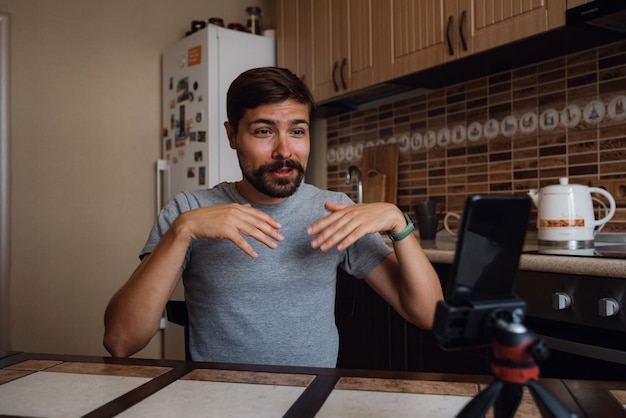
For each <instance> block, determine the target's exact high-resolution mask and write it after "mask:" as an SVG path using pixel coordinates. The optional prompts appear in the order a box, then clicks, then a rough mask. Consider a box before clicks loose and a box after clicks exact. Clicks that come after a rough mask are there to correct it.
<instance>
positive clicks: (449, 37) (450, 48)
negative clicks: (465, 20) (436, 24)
mask: <svg viewBox="0 0 626 418" xmlns="http://www.w3.org/2000/svg"><path fill="white" fill-rule="evenodd" d="M453 25H454V16H450V17H449V18H448V27H447V28H446V41H447V42H448V54H450V55H454V47H453V46H452V26H453Z"/></svg>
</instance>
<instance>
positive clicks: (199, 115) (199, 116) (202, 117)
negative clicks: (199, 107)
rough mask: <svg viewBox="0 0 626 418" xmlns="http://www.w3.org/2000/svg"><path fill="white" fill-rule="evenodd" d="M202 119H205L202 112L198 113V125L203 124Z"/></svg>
mask: <svg viewBox="0 0 626 418" xmlns="http://www.w3.org/2000/svg"><path fill="white" fill-rule="evenodd" d="M202 119H204V115H203V114H202V111H200V112H196V123H200V122H202Z"/></svg>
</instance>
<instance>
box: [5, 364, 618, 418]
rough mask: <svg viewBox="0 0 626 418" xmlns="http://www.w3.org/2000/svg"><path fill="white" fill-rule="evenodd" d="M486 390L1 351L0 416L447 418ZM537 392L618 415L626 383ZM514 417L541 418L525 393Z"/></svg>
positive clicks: (450, 383) (318, 372)
mask: <svg viewBox="0 0 626 418" xmlns="http://www.w3.org/2000/svg"><path fill="white" fill-rule="evenodd" d="M490 381H491V377H490V376H471V375H446V374H434V373H405V372H377V371H366V370H347V369H317V368H298V367H276V366H256V365H237V364H217V363H200V362H185V361H168V360H145V359H111V358H108V357H83V356H68V355H52V354H32V353H11V352H3V353H2V356H0V415H13V416H14V415H20V416H31V417H42V416H45V417H54V416H59V417H72V416H87V417H110V416H115V415H118V414H119V416H121V417H144V416H151V417H158V416H163V417H170V416H180V417H186V416H228V417H249V416H254V417H263V416H268V417H279V416H285V417H299V418H301V417H312V416H317V417H329V416H333V417H342V416H359V417H366V416H371V417H384V416H392V417H403V416H406V417H422V416H426V417H429V418H434V417H451V416H454V415H456V414H457V413H458V411H460V409H461V408H462V407H463V406H464V405H465V404H466V403H467V402H469V401H470V400H471V398H472V397H473V396H475V395H476V394H477V393H478V392H479V390H480V388H481V387H482V388H484V387H485V385H488V384H489V382H490ZM541 383H542V385H543V386H544V387H546V388H547V389H549V390H550V391H551V392H552V393H553V394H554V395H555V396H556V397H557V398H559V399H560V400H561V401H562V402H563V404H564V405H565V406H566V407H568V408H569V409H570V410H571V411H573V412H575V413H577V414H578V416H579V417H620V416H626V409H625V404H626V382H594V381H571V380H555V379H543V380H542V381H541ZM516 416H517V417H536V416H541V414H540V411H539V410H538V408H537V407H536V405H535V404H534V402H533V401H532V398H531V397H530V395H529V394H528V393H527V392H526V393H525V397H524V400H523V401H522V404H521V405H520V408H519V409H518V414H517V415H516Z"/></svg>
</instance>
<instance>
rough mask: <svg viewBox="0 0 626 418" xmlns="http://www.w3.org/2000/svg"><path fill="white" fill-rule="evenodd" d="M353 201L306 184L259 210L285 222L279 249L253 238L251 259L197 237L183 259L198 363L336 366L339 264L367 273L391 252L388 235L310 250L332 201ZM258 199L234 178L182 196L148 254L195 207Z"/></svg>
mask: <svg viewBox="0 0 626 418" xmlns="http://www.w3.org/2000/svg"><path fill="white" fill-rule="evenodd" d="M326 202H335V203H352V201H351V200H350V199H349V198H348V197H347V196H346V195H345V194H343V193H338V192H331V191H325V190H320V189H318V188H316V187H314V186H311V185H309V184H302V185H301V186H300V187H299V188H298V190H297V191H296V193H294V194H293V195H292V196H290V197H289V198H288V199H287V200H286V201H285V202H283V203H280V204H277V205H259V204H254V203H252V206H253V207H255V208H258V209H260V210H262V211H264V212H266V213H268V214H269V215H271V216H272V217H274V218H275V219H276V220H277V221H278V222H280V223H281V225H282V228H281V230H280V232H281V234H282V235H283V236H284V237H285V239H284V240H283V241H282V242H278V248H276V249H270V248H268V247H266V246H265V245H264V244H261V243H259V242H258V241H256V240H253V239H251V238H249V237H247V236H244V237H245V238H246V239H247V240H248V242H250V244H251V245H252V246H253V247H254V249H255V250H256V252H257V253H258V254H259V257H258V258H252V257H250V256H248V255H247V254H245V253H244V252H243V251H241V250H240V249H239V248H238V247H236V246H235V245H234V244H233V243H232V242H231V241H230V240H196V241H193V242H192V243H191V244H190V246H189V249H188V251H187V255H186V258H185V261H184V264H183V269H184V272H183V284H184V288H185V300H186V302H187V308H188V311H189V321H190V328H189V330H190V336H189V349H190V353H191V358H192V359H193V360H197V361H213V362H230V363H248V364H276V365H292V366H315V367H335V365H336V362H337V352H338V345H339V343H338V339H339V338H338V333H337V327H336V325H335V317H334V310H335V284H336V276H337V274H336V271H337V267H341V268H342V269H343V270H345V271H346V272H347V273H349V274H351V275H353V276H355V277H358V278H363V277H365V276H366V275H367V274H368V273H369V272H370V271H371V270H372V269H373V268H374V267H375V266H377V265H378V264H379V263H380V262H381V261H382V260H383V259H384V258H385V257H386V256H387V255H388V254H389V253H390V252H391V249H390V248H389V247H388V246H387V245H386V244H385V243H384V241H383V240H382V238H381V237H380V235H379V234H370V235H367V236H365V237H363V238H361V239H360V240H359V241H358V242H356V243H355V244H354V245H352V246H351V247H349V248H348V249H347V250H344V251H337V250H336V249H335V248H333V249H331V250H330V251H328V252H325V253H324V252H321V251H320V250H319V249H313V248H311V245H310V243H311V240H312V237H311V236H309V235H307V233H306V227H307V226H309V225H311V224H312V223H313V222H315V221H317V220H319V219H321V218H323V217H324V216H326V215H327V214H328V211H326V209H325V208H324V203H326ZM229 203H241V204H243V203H251V202H248V201H247V200H245V199H244V198H242V197H241V196H240V195H239V193H238V192H237V190H236V188H235V184H234V183H221V184H219V185H217V186H215V187H214V188H211V189H208V190H199V191H194V192H182V193H180V194H178V195H177V196H175V197H174V199H172V200H171V201H170V202H168V204H167V205H166V206H165V207H164V208H163V210H162V212H161V214H160V215H159V219H158V221H157V223H156V224H155V226H154V227H153V229H152V231H151V233H150V236H149V238H148V241H147V243H146V245H145V247H144V249H143V251H142V253H141V254H142V255H144V254H147V253H150V252H152V250H153V249H154V247H155V246H156V244H157V243H158V241H159V240H160V239H161V236H162V235H163V233H164V232H165V231H166V230H167V228H169V226H170V225H171V223H172V222H173V221H174V219H176V217H177V216H178V215H179V214H181V213H183V212H185V211H189V210H192V209H196V208H200V207H205V206H214V205H222V204H229Z"/></svg>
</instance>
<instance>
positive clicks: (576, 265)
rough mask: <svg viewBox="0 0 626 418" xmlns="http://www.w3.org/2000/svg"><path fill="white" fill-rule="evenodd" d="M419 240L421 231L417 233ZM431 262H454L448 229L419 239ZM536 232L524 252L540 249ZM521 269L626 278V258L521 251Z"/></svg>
mask: <svg viewBox="0 0 626 418" xmlns="http://www.w3.org/2000/svg"><path fill="white" fill-rule="evenodd" d="M415 236H416V238H417V239H418V240H419V234H417V233H416V234H415ZM420 243H421V245H422V248H423V249H424V252H425V253H426V256H427V257H428V259H429V260H430V261H431V263H441V264H452V262H453V261H454V252H455V250H456V236H454V235H451V234H449V233H447V232H446V231H445V230H444V231H440V232H439V233H437V239H435V240H424V241H421V242H420ZM537 248H538V245H537V237H536V233H532V232H529V233H528V234H527V237H526V243H525V245H524V251H525V252H528V251H534V250H537ZM519 269H520V270H525V271H538V272H550V273H564V274H577V275H586V276H598V277H615V278H626V259H618V258H607V257H580V256H571V257H570V256H563V255H544V254H522V257H521V259H520V264H519Z"/></svg>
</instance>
